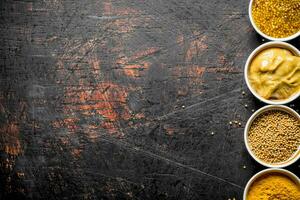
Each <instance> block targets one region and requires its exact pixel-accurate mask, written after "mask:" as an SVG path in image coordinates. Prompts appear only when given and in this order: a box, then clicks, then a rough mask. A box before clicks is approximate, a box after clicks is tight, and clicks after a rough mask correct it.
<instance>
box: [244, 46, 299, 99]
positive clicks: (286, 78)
mask: <svg viewBox="0 0 300 200" xmlns="http://www.w3.org/2000/svg"><path fill="white" fill-rule="evenodd" d="M248 73H249V74H248V79H249V82H250V85H251V87H252V88H253V89H254V90H255V91H256V92H257V93H258V94H259V95H260V96H261V97H263V98H265V99H269V100H285V99H288V98H289V97H291V96H293V95H295V94H298V93H299V92H300V57H297V56H295V55H294V54H293V53H292V52H291V51H289V50H287V49H283V48H269V49H266V50H263V51H261V52H260V53H258V54H257V55H256V56H255V57H254V59H253V60H252V62H251V64H250V68H249V71H248Z"/></svg>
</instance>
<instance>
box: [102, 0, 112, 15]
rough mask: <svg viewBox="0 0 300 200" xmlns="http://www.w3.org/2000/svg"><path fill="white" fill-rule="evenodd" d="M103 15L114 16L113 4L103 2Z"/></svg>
mask: <svg viewBox="0 0 300 200" xmlns="http://www.w3.org/2000/svg"><path fill="white" fill-rule="evenodd" d="M103 14H104V15H111V14H112V4H111V2H110V1H106V2H103Z"/></svg>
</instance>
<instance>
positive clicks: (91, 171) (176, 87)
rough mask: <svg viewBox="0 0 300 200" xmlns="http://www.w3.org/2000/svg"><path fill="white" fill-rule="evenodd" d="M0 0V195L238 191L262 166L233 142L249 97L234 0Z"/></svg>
mask: <svg viewBox="0 0 300 200" xmlns="http://www.w3.org/2000/svg"><path fill="white" fill-rule="evenodd" d="M0 9H1V12H0V16H1V18H0V27H1V28H0V39H1V46H0V66H1V68H0V69H1V70H0V75H1V80H0V81H1V82H0V89H1V91H0V92H1V93H0V147H1V148H0V164H1V165H0V192H1V193H0V199H18V198H19V199H24V198H28V199H67V198H69V199H201V200H205V199H228V198H233V197H235V198H236V199H242V193H243V188H244V186H245V184H246V183H247V181H248V180H249V178H250V177H251V176H252V175H254V174H255V173H256V172H258V171H259V170H261V169H263V168H262V167H261V166H260V165H258V164H257V163H255V161H254V160H252V159H251V157H250V155H248V153H247V151H246V148H245V146H244V143H243V128H244V125H245V123H246V121H247V119H248V118H249V117H250V115H251V114H252V110H253V109H254V110H256V109H258V108H259V107H261V106H262V104H260V103H258V102H257V101H256V100H255V99H254V97H253V96H252V95H251V94H250V92H249V91H248V89H247V88H246V85H245V83H244V80H243V67H244V63H245V60H246V59H247V57H248V55H249V54H250V52H251V51H252V50H253V49H254V48H256V47H257V46H258V45H260V44H261V43H262V42H263V41H262V39H261V38H259V37H258V36H257V34H256V33H255V32H254V30H253V28H252V27H251V24H250V22H249V20H248V16H247V9H248V1H240V0H235V1H234V0H228V1H220V0H219V1H218V0H210V1H203V0H198V1H195V0H168V1H165V0H140V1H134V0H122V1H116V0H103V1H100V0H89V1H82V0H81V1H79V0H77V1H75V0H64V1H59V0H47V1H29V0H28V1H25V0H23V1H12V0H1V2H0ZM294 44H295V45H296V46H298V47H299V40H296V41H294ZM242 91H245V92H246V94H245V95H242ZM245 104H247V105H248V107H247V108H246V107H245V106H244V105H245ZM294 104H295V105H296V107H297V106H298V105H299V102H295V103H294ZM235 120H236V121H238V122H241V126H239V125H236V124H234V125H233V126H230V125H229V122H230V121H235ZM212 132H213V133H214V134H211V133H212ZM298 165H299V162H298V163H296V164H294V165H293V166H292V167H290V168H289V169H290V170H292V171H293V172H294V173H298V175H299V167H298ZM244 166H246V168H244Z"/></svg>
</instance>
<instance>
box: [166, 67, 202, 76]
mask: <svg viewBox="0 0 300 200" xmlns="http://www.w3.org/2000/svg"><path fill="white" fill-rule="evenodd" d="M205 71H206V68H205V67H203V66H198V65H190V66H187V67H180V66H178V67H176V68H174V69H172V74H173V75H175V76H178V77H186V78H201V77H202V76H203V74H204V73H205Z"/></svg>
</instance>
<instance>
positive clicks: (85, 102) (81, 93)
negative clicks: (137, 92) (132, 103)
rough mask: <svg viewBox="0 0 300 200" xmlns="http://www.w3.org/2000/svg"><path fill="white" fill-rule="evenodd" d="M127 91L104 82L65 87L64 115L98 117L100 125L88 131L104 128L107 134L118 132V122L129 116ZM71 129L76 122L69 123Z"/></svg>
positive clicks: (91, 127)
mask: <svg viewBox="0 0 300 200" xmlns="http://www.w3.org/2000/svg"><path fill="white" fill-rule="evenodd" d="M127 95H128V89H127V88H125V87H121V86H119V85H117V84H114V83H110V82H105V83H101V84H98V85H96V86H83V85H82V86H78V87H67V88H66V92H65V96H66V98H65V106H64V112H65V113H75V112H76V113H80V114H82V115H86V116H91V115H93V114H98V115H100V116H101V117H102V118H103V120H102V121H101V125H100V126H99V127H98V126H95V125H90V126H89V128H90V129H95V128H104V129H107V130H108V132H109V133H115V132H118V122H119V120H128V119H129V118H130V117H131V115H130V112H129V108H128V106H127V104H126V101H127ZM71 122H72V123H70V126H71V128H72V127H73V126H74V124H75V125H76V122H73V121H71Z"/></svg>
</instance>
